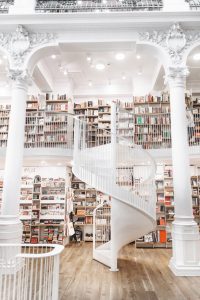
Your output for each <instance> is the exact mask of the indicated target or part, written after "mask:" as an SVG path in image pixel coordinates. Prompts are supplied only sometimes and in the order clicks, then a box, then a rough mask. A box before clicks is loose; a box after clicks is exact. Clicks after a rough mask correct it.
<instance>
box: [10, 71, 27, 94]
mask: <svg viewBox="0 0 200 300" xmlns="http://www.w3.org/2000/svg"><path fill="white" fill-rule="evenodd" d="M8 78H9V79H11V80H12V82H13V84H14V85H15V86H16V87H18V88H20V89H24V90H26V91H27V89H28V85H31V82H32V79H31V76H30V75H29V73H28V71H27V70H19V69H16V70H15V69H9V70H8Z"/></svg>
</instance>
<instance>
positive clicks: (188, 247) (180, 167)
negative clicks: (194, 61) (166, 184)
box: [168, 67, 200, 276]
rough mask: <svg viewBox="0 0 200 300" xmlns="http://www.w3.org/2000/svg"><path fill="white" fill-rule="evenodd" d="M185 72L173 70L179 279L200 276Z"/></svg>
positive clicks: (175, 247) (175, 234)
mask: <svg viewBox="0 0 200 300" xmlns="http://www.w3.org/2000/svg"><path fill="white" fill-rule="evenodd" d="M186 74H187V70H186V68H181V67H179V68H177V69H176V68H170V70H169V76H168V80H169V88H170V106H171V134H172V162H173V184H174V200H175V220H174V222H173V225H172V245H173V257H172V259H171V261H170V268H171V270H172V271H173V272H174V273H175V274H176V275H178V276H193V275H200V264H199V263H200V241H199V228H198V225H197V224H196V222H195V221H194V217H193V210H192V192H191V184H190V164H189V146H188V135H187V120H186V107H185V81H186Z"/></svg>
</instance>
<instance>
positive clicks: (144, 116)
mask: <svg viewBox="0 0 200 300" xmlns="http://www.w3.org/2000/svg"><path fill="white" fill-rule="evenodd" d="M118 105H120V107H121V108H122V109H123V112H120V113H119V111H118V126H117V131H118V134H119V135H120V136H122V137H125V138H126V139H128V140H129V141H130V142H134V143H136V144H138V145H142V147H143V148H145V149H152V148H153V149H156V148H169V147H170V146H171V128H170V126H171V125H170V124H171V123H170V101H169V95H168V93H163V94H162V95H161V96H152V95H150V94H149V95H146V96H142V97H133V101H132V102H125V103H121V102H120V101H118Z"/></svg>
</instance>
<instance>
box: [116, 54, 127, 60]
mask: <svg viewBox="0 0 200 300" xmlns="http://www.w3.org/2000/svg"><path fill="white" fill-rule="evenodd" d="M115 58H116V59H117V60H123V59H124V58H125V55H124V53H117V54H116V55H115Z"/></svg>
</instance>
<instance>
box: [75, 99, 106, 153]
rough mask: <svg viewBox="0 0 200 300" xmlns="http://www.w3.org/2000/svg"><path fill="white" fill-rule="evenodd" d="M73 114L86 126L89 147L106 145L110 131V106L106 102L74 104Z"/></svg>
mask: <svg viewBox="0 0 200 300" xmlns="http://www.w3.org/2000/svg"><path fill="white" fill-rule="evenodd" d="M74 113H75V115H77V116H78V117H79V118H81V119H83V120H84V121H85V122H87V124H88V140H87V143H88V145H89V147H92V146H94V145H95V144H100V145H102V144H104V143H107V141H108V140H109V139H110V129H111V106H110V104H109V103H108V102H106V101H104V100H101V99H99V100H98V101H86V102H82V103H75V104H74ZM105 130H106V131H105Z"/></svg>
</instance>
